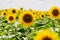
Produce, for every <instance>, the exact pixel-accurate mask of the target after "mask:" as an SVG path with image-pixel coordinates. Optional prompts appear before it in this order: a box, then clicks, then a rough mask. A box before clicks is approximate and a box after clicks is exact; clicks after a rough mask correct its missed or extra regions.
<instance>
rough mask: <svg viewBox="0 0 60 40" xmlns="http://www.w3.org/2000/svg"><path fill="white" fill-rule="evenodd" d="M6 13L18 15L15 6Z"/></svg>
mask: <svg viewBox="0 0 60 40" xmlns="http://www.w3.org/2000/svg"><path fill="white" fill-rule="evenodd" d="M8 13H9V14H13V15H18V10H17V9H15V8H10V9H9V10H8Z"/></svg>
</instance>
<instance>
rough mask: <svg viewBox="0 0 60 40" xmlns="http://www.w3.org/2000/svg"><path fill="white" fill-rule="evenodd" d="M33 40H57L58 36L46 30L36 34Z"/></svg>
mask: <svg viewBox="0 0 60 40" xmlns="http://www.w3.org/2000/svg"><path fill="white" fill-rule="evenodd" d="M34 40H58V34H57V33H56V32H52V31H51V30H49V29H46V30H42V31H41V32H37V34H36V36H35V37H34Z"/></svg>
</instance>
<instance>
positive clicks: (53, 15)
mask: <svg viewBox="0 0 60 40" xmlns="http://www.w3.org/2000/svg"><path fill="white" fill-rule="evenodd" d="M49 15H50V17H51V18H52V19H59V15H60V9H59V8H58V7H57V6H53V7H52V8H51V9H50V10H49Z"/></svg>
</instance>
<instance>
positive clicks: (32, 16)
mask: <svg viewBox="0 0 60 40" xmlns="http://www.w3.org/2000/svg"><path fill="white" fill-rule="evenodd" d="M0 40H60V8H59V7H57V6H53V7H51V8H50V9H49V10H48V11H42V10H34V9H23V7H21V8H20V9H16V8H9V9H3V10H0Z"/></svg>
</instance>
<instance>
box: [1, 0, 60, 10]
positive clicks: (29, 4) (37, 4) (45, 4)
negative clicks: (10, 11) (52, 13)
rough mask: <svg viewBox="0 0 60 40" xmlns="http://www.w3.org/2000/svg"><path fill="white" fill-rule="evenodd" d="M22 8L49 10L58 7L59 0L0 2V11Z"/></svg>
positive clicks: (4, 0)
mask: <svg viewBox="0 0 60 40" xmlns="http://www.w3.org/2000/svg"><path fill="white" fill-rule="evenodd" d="M20 6H23V8H24V9H29V8H32V9H37V10H49V8H50V7H51V6H58V7H60V1H59V0H0V9H4V8H17V9H19V8H20Z"/></svg>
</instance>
